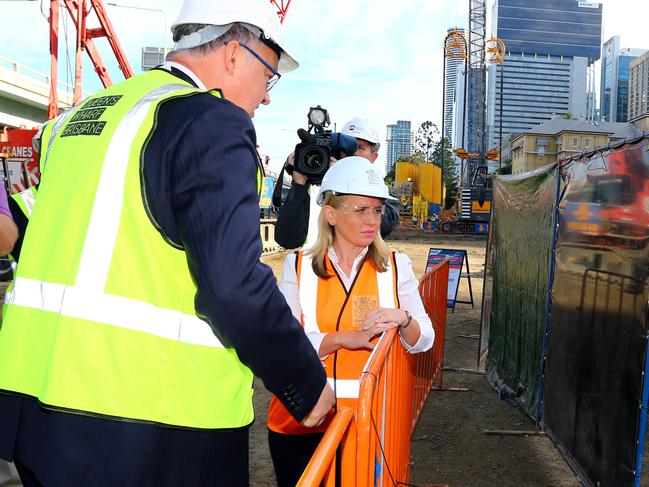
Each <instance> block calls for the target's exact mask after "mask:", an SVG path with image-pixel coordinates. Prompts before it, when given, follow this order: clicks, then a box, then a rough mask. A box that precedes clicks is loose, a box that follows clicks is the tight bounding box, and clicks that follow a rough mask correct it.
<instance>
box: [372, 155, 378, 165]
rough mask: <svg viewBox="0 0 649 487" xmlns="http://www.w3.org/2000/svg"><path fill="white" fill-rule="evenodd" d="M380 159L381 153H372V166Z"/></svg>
mask: <svg viewBox="0 0 649 487" xmlns="http://www.w3.org/2000/svg"><path fill="white" fill-rule="evenodd" d="M378 158H379V153H378V152H372V164H374V163H375V162H376V160H377V159H378Z"/></svg>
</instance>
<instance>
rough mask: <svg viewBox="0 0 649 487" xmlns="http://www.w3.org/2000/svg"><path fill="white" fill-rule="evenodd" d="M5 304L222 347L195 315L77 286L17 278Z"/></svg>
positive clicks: (181, 340)
mask: <svg viewBox="0 0 649 487" xmlns="http://www.w3.org/2000/svg"><path fill="white" fill-rule="evenodd" d="M7 303H10V304H14V305H17V306H24V307H27V308H32V309H39V310H42V311H50V312H52V313H58V314H61V315H63V316H68V317H70V318H79V319H82V320H90V321H96V322H100V323H105V324H108V325H113V326H119V327H120V328H127V329H129V330H136V331H141V332H144V333H149V334H151V335H156V336H159V337H162V338H169V339H171V340H177V341H180V342H183V343H191V344H194V345H204V346H207V347H214V348H222V347H223V345H222V344H221V342H220V341H219V340H218V338H216V336H215V335H214V333H213V332H212V329H211V328H210V326H209V325H208V324H207V323H205V322H204V321H202V320H201V319H199V318H198V317H197V316H195V315H188V314H183V313H181V312H180V311H174V310H169V309H164V308H160V307H158V306H154V305H152V304H149V303H145V302H142V301H137V300H135V299H130V298H125V297H123V296H115V295H113V294H101V295H97V294H96V293H93V292H90V291H87V290H84V289H82V288H79V287H78V286H65V285H63V284H56V283H52V282H42V281H37V280H35V279H27V278H25V277H17V278H16V280H15V281H14V287H13V289H12V290H11V292H10V293H9V294H7Z"/></svg>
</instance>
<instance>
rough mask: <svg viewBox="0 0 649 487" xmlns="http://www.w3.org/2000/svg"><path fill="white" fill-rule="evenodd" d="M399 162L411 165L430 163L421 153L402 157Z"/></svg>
mask: <svg viewBox="0 0 649 487" xmlns="http://www.w3.org/2000/svg"><path fill="white" fill-rule="evenodd" d="M397 162H409V163H411V164H415V165H417V166H418V165H419V164H422V163H424V162H428V161H427V160H426V158H425V157H424V155H423V154H421V153H419V152H415V153H414V154H410V155H409V156H401V157H399V160H398V161H397Z"/></svg>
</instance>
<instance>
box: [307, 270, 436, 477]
mask: <svg viewBox="0 0 649 487" xmlns="http://www.w3.org/2000/svg"><path fill="white" fill-rule="evenodd" d="M448 270H449V262H448V260H445V261H443V262H441V263H440V264H438V265H437V266H435V267H434V268H433V269H432V270H431V271H430V272H428V273H427V274H426V275H424V276H423V277H422V278H421V279H420V286H419V289H420V293H421V296H422V299H423V302H424V306H425V308H426V312H427V313H428V314H429V316H430V318H431V321H432V322H433V328H434V329H435V343H434V345H433V348H432V349H431V350H429V351H428V352H426V353H421V354H416V355H412V354H409V353H408V352H407V351H406V350H405V348H404V347H403V346H402V344H401V340H400V339H399V336H398V333H397V330H396V329H391V330H388V331H387V332H386V333H385V335H384V336H383V338H382V340H381V342H380V343H379V344H378V345H377V347H376V349H375V350H374V354H373V356H372V358H371V360H370V362H369V364H368V366H367V368H366V370H365V372H364V373H363V374H362V376H361V377H360V381H361V387H360V394H359V399H358V402H357V405H356V415H355V421H353V420H351V419H349V418H348V415H349V411H350V410H349V409H348V408H343V409H341V410H340V411H339V412H338V414H336V417H335V418H334V421H333V422H332V424H331V426H329V428H328V429H327V432H326V433H325V436H324V438H323V439H322V441H321V443H320V445H319V446H318V449H317V450H316V452H315V454H314V455H313V458H311V461H310V462H309V465H308V466H307V468H306V470H305V471H304V474H303V475H302V478H301V479H300V482H299V484H298V485H300V486H317V485H320V482H322V481H323V480H324V482H325V485H326V486H329V485H333V482H334V481H335V463H336V462H335V458H336V453H337V451H338V446H339V445H342V448H341V451H342V460H341V465H342V468H341V473H340V475H339V476H340V479H341V484H342V486H343V487H346V486H356V487H371V486H378V487H381V486H384V485H386V486H387V485H390V486H393V485H398V484H400V483H407V482H408V478H409V475H410V463H409V462H410V438H411V435H412V431H413V429H414V426H415V424H416V422H417V419H418V418H419V415H420V414H421V410H422V408H423V405H424V402H425V401H426V398H427V397H428V393H429V392H430V389H431V386H432V385H433V383H434V382H436V381H438V382H439V386H440V387H441V385H442V369H443V360H444V335H445V326H446V294H447V286H448Z"/></svg>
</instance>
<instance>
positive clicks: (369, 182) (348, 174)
mask: <svg viewBox="0 0 649 487" xmlns="http://www.w3.org/2000/svg"><path fill="white" fill-rule="evenodd" d="M328 193H335V194H354V195H359V196H370V197H372V198H381V199H384V200H396V199H397V198H394V197H392V196H390V193H389V192H388V187H387V186H386V185H385V182H384V181H383V175H382V173H381V171H379V170H378V168H376V167H375V166H374V165H373V164H372V163H371V162H370V161H368V160H367V159H365V158H364V157H359V156H350V157H345V158H343V159H341V160H339V161H338V162H336V164H334V165H333V166H331V167H330V168H329V170H328V171H327V173H326V174H325V175H324V177H323V178H322V185H321V186H320V192H319V193H318V198H317V203H318V205H320V206H322V205H323V204H324V201H325V199H326V198H327V194H328Z"/></svg>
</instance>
